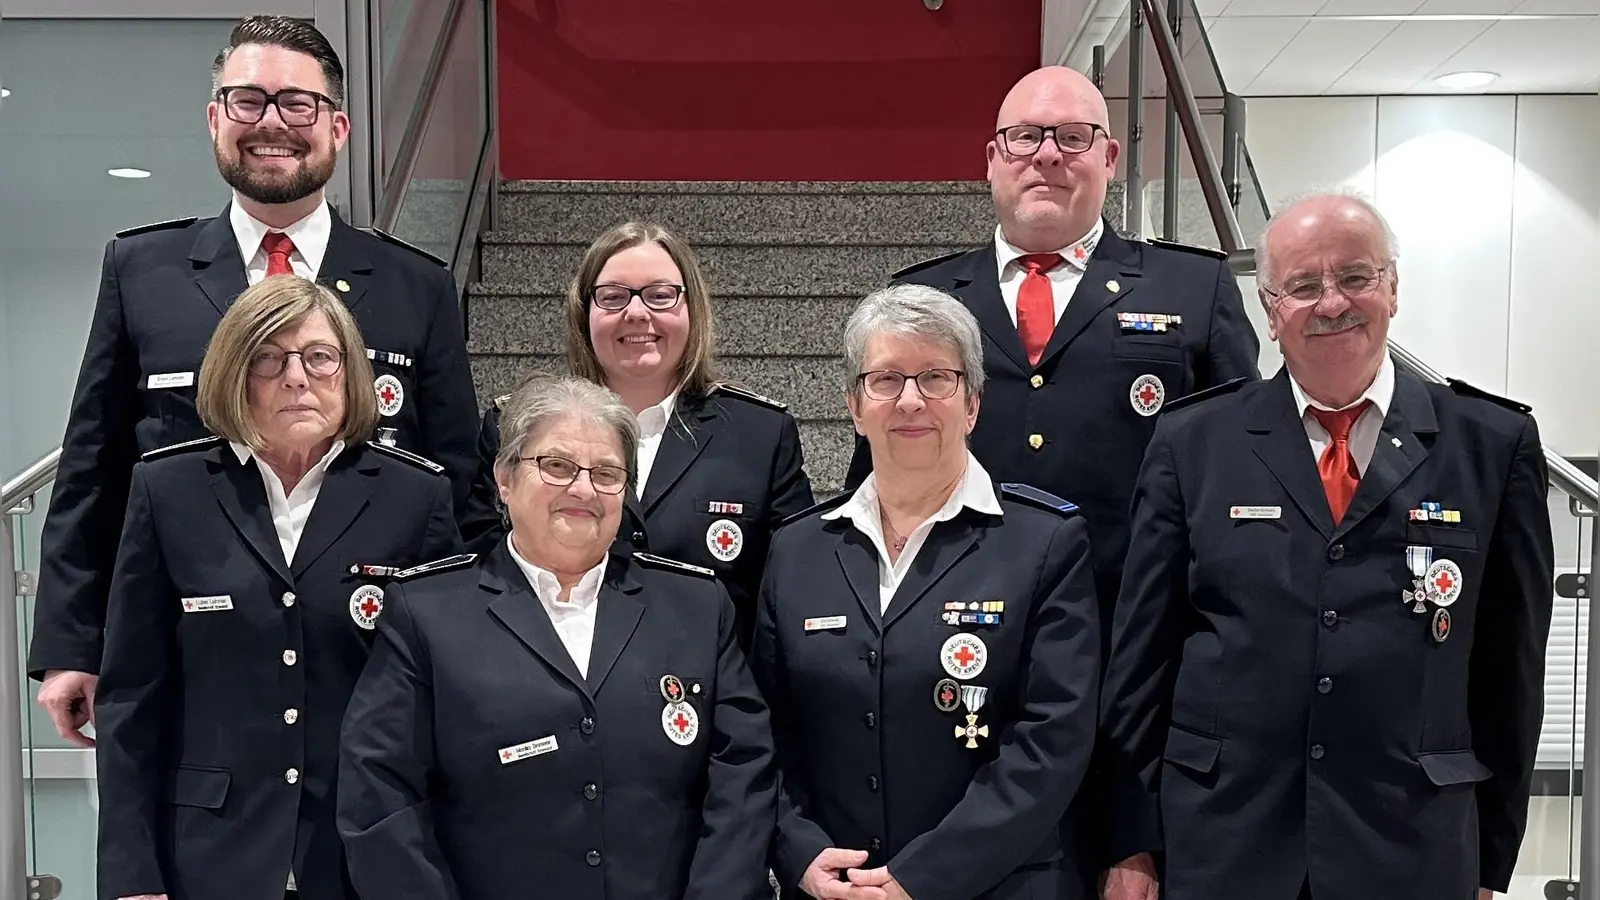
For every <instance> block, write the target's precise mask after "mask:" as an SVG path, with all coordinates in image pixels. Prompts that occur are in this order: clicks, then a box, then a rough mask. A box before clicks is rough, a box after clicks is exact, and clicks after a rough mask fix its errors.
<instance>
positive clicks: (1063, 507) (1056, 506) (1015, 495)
mask: <svg viewBox="0 0 1600 900" xmlns="http://www.w3.org/2000/svg"><path fill="white" fill-rule="evenodd" d="M1000 493H1002V494H1004V495H1005V496H1006V497H1007V498H1008V499H1011V500H1018V501H1021V502H1023V503H1026V504H1028V505H1030V506H1037V507H1040V508H1042V509H1048V510H1051V511H1052V512H1056V513H1060V514H1061V515H1066V516H1070V515H1072V514H1074V513H1076V512H1077V511H1078V504H1076V503H1073V502H1072V501H1070V500H1063V499H1061V498H1060V497H1057V496H1056V495H1055V494H1052V493H1050V492H1049V491H1041V490H1039V489H1038V488H1036V487H1034V486H1033V485H1029V484H1017V483H1016V482H1006V483H1004V484H1002V485H1000Z"/></svg>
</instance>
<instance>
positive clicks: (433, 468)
mask: <svg viewBox="0 0 1600 900" xmlns="http://www.w3.org/2000/svg"><path fill="white" fill-rule="evenodd" d="M367 446H368V447H371V448H372V449H374V450H376V451H378V452H379V453H383V454H385V455H388V456H392V457H394V458H395V459H401V460H405V461H406V462H408V463H411V464H412V465H414V466H416V467H418V468H420V469H427V470H428V471H429V472H432V473H433V474H435V475H439V474H441V473H443V472H444V466H441V465H439V464H438V463H436V462H434V461H433V460H431V459H428V458H427V457H425V456H418V455H417V454H415V453H412V452H411V451H410V450H402V449H400V448H399V447H391V446H389V445H388V444H380V443H378V442H377V441H367Z"/></svg>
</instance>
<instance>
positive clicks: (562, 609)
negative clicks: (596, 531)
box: [506, 536, 606, 678]
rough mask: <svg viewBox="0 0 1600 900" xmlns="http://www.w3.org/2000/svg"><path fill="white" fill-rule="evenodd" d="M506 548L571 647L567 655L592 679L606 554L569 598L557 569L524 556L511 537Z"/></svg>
mask: <svg viewBox="0 0 1600 900" xmlns="http://www.w3.org/2000/svg"><path fill="white" fill-rule="evenodd" d="M506 548H507V549H508V550H510V551H511V558H512V559H513V560H515V561H516V563H517V568H519V569H521V570H522V574H523V576H524V577H526V578H527V579H528V584H529V586H531V587H532V588H533V593H534V594H535V595H536V596H538V598H539V603H540V605H542V606H543V607H544V611H545V612H546V613H547V614H549V616H550V624H551V625H554V626H555V627H556V635H557V636H558V637H560V638H561V646H563V647H565V648H567V655H568V656H570V657H572V662H573V664H574V665H576V666H577V667H578V674H579V675H582V676H583V677H584V678H588V677H589V651H590V649H591V648H593V646H594V622H595V614H596V612H598V610H599V608H600V603H599V600H600V583H601V582H602V581H604V580H605V577H606V560H605V557H603V556H602V557H601V558H600V565H598V566H595V567H594V568H592V569H590V570H589V571H587V572H585V573H583V577H582V578H580V579H578V583H577V584H575V585H573V586H572V591H571V592H570V593H569V594H568V595H567V599H565V600H562V599H561V582H560V581H558V580H557V579H556V576H555V573H554V572H547V571H545V570H544V569H541V568H539V567H538V566H536V565H534V564H533V563H531V562H528V561H527V560H525V559H523V558H522V554H520V553H518V552H517V545H516V544H513V543H512V542H511V538H510V537H509V536H508V537H507V538H506Z"/></svg>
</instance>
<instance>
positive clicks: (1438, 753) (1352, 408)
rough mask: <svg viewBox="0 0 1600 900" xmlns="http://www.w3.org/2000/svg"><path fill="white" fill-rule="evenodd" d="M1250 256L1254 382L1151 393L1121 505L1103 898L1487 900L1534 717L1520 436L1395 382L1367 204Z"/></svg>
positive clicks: (1537, 569)
mask: <svg viewBox="0 0 1600 900" xmlns="http://www.w3.org/2000/svg"><path fill="white" fill-rule="evenodd" d="M1258 249H1259V252H1260V263H1261V271H1260V275H1259V284H1260V287H1259V289H1258V294H1259V296H1260V299H1261V303H1262V305H1263V306H1265V307H1266V311H1267V318H1268V331H1269V334H1270V336H1271V337H1272V339H1273V340H1276V341H1277V342H1278V344H1279V345H1280V347H1281V348H1282V350H1283V358H1284V366H1283V370H1282V371H1280V372H1279V373H1278V375H1277V377H1275V378H1273V379H1272V380H1270V381H1261V382H1250V383H1245V382H1243V381H1240V382H1236V383H1231V384H1227V385H1222V386H1220V387H1217V388H1214V389H1212V390H1210V391H1207V392H1203V393H1201V394H1197V395H1193V396H1191V397H1189V398H1185V399H1183V400H1179V401H1176V402H1173V403H1169V404H1168V406H1167V411H1166V413H1165V414H1164V415H1163V416H1162V417H1161V419H1160V421H1159V422H1158V423H1157V425H1156V429H1155V434H1154V436H1153V437H1152V438H1151V442H1150V446H1149V449H1148V451H1147V453H1146V455H1145V458H1144V462H1143V465H1142V468H1141V471H1140V474H1139V480H1138V486H1137V488H1136V490H1135V493H1134V498H1133V508H1132V510H1133V511H1132V525H1131V539H1130V550H1129V553H1128V557H1127V567H1126V570H1125V572H1126V574H1125V576H1124V579H1123V582H1122V590H1121V595H1120V597H1119V600H1118V603H1117V605H1116V618H1115V622H1114V624H1113V626H1112V628H1113V632H1112V644H1111V658H1110V666H1109V670H1108V673H1107V677H1106V683H1105V690H1104V693H1103V695H1102V716H1103V723H1102V730H1103V734H1104V735H1105V737H1106V739H1107V741H1108V743H1109V745H1110V746H1109V747H1108V752H1109V753H1110V754H1111V756H1112V757H1113V760H1114V763H1113V771H1114V782H1115V789H1116V796H1117V801H1118V802H1117V803H1116V804H1115V805H1114V808H1113V812H1112V817H1111V823H1110V825H1111V829H1110V830H1111V842H1112V844H1113V850H1114V854H1113V857H1112V858H1115V859H1121V860H1123V861H1122V862H1121V863H1119V864H1117V865H1116V866H1114V867H1113V868H1112V869H1111V871H1110V872H1108V873H1107V877H1106V878H1105V881H1104V888H1103V896H1104V898H1105V900H1151V898H1154V897H1155V896H1156V895H1157V892H1158V890H1159V893H1160V895H1161V896H1162V897H1164V898H1166V900H1214V898H1217V897H1228V898H1230V900H1296V898H1300V900H1311V898H1315V900H1368V898H1374V897H1384V898H1388V897H1405V898H1407V900H1467V898H1469V897H1472V896H1474V894H1476V896H1477V897H1478V898H1479V900H1487V898H1488V897H1489V895H1490V892H1491V891H1502V892H1503V891H1505V890H1506V889H1507V888H1508V887H1509V882H1510V879H1511V873H1512V870H1513V868H1514V867H1515V865H1516V859H1517V852H1518V847H1519V845H1520V844H1521V841H1522V834H1523V829H1524V826H1525V824H1526V820H1527V807H1528V793H1529V783H1530V781H1531V777H1532V770H1533V762H1534V751H1535V748H1536V746H1537V743H1538V738H1539V727H1540V720H1541V718H1542V705H1543V681H1544V654H1545V641H1546V638H1547V635H1548V632H1549V628H1550V614H1551V602H1552V601H1551V596H1552V581H1553V569H1554V559H1553V549H1552V546H1551V537H1550V521H1549V512H1548V509H1547V507H1546V505H1545V493H1546V471H1545V462H1544V455H1543V451H1542V449H1541V447H1540V443H1539V431H1538V427H1537V426H1536V424H1535V423H1534V420H1533V417H1532V416H1531V415H1529V408H1528V407H1526V406H1523V405H1521V404H1519V403H1516V402H1514V401H1511V400H1507V399H1504V398H1501V397H1496V396H1493V395H1490V394H1488V393H1485V392H1483V391H1481V390H1478V389H1477V388H1474V387H1471V386H1470V385H1467V384H1464V383H1462V382H1459V381H1452V382H1450V383H1449V384H1448V385H1438V384H1426V383H1423V382H1421V381H1419V380H1417V379H1415V378H1413V377H1411V376H1410V375H1408V374H1406V373H1404V372H1400V371H1397V370H1396V368H1395V365H1394V363H1393V361H1392V360H1391V359H1390V358H1389V354H1388V348H1387V335H1388V331H1389V320H1390V319H1391V318H1392V317H1393V316H1394V315H1395V313H1396V312H1397V311H1398V309H1399V301H1398V288H1399V274H1398V270H1397V268H1396V253H1395V247H1394V240H1393V236H1392V233H1391V231H1390V230H1389V227H1388V226H1387V224H1385V222H1384V220H1383V217H1382V215H1381V214H1379V212H1378V211H1377V209H1375V208H1374V207H1373V206H1372V205H1371V204H1370V203H1368V202H1366V201H1364V200H1362V199H1360V198H1358V197H1354V196H1350V195H1343V194H1323V195H1316V196H1312V197H1308V198H1306V199H1304V200H1301V201H1299V202H1297V203H1293V204H1291V205H1289V206H1287V207H1286V208H1285V209H1283V210H1282V211H1281V212H1280V213H1279V214H1278V215H1277V216H1275V217H1274V218H1273V220H1272V221H1271V222H1270V223H1269V224H1268V226H1267V230H1266V232H1265V234H1263V236H1262V240H1261V242H1260V244H1259V248H1258Z"/></svg>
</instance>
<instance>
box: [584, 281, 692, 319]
mask: <svg viewBox="0 0 1600 900" xmlns="http://www.w3.org/2000/svg"><path fill="white" fill-rule="evenodd" d="M685 290H686V289H685V288H684V286H683V285H681V284H647V285H645V286H644V287H642V288H631V287H628V286H627V285H624V284H597V285H595V286H594V290H592V291H590V292H589V302H591V303H593V304H594V305H595V306H598V307H600V308H601V309H603V310H606V311H608V312H616V311H617V310H619V309H627V308H628V304H629V303H632V302H633V298H635V297H638V298H639V299H640V300H643V301H644V305H645V306H647V307H649V308H651V309H653V310H655V311H656V312H666V311H667V310H669V309H671V308H673V307H674V306H677V305H678V301H679V300H682V299H683V292H684V291H685Z"/></svg>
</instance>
